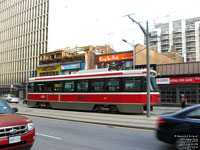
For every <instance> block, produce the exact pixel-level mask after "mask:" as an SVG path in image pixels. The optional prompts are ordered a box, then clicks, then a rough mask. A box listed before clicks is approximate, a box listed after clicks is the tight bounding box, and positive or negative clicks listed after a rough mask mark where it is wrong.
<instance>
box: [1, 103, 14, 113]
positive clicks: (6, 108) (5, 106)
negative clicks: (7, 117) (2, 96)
mask: <svg viewBox="0 0 200 150" xmlns="http://www.w3.org/2000/svg"><path fill="white" fill-rule="evenodd" d="M11 113H13V111H12V109H11V108H10V107H9V106H8V104H7V103H5V102H4V101H2V100H0V114H11Z"/></svg>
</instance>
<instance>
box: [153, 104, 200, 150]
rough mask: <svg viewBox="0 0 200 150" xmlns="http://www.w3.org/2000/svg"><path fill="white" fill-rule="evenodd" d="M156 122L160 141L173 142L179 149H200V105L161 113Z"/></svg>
mask: <svg viewBox="0 0 200 150" xmlns="http://www.w3.org/2000/svg"><path fill="white" fill-rule="evenodd" d="M157 124H158V127H157V131H156V135H157V138H158V139H159V140H160V141H163V142H166V143H169V144H174V145H175V146H176V148H177V149H180V150H190V149H200V145H199V142H200V105H195V106H191V107H187V108H185V109H182V110H180V111H177V112H176V113H173V114H168V115H161V116H160V117H159V119H158V120H157Z"/></svg>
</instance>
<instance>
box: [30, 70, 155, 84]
mask: <svg viewBox="0 0 200 150" xmlns="http://www.w3.org/2000/svg"><path fill="white" fill-rule="evenodd" d="M146 75H147V70H146V69H138V70H120V71H105V70H104V71H103V72H101V71H100V72H99V71H98V69H92V70H88V71H87V70H84V71H80V72H76V73H74V74H68V75H56V76H43V77H35V78H29V82H40V81H59V80H72V79H73V80H79V79H96V78H111V77H132V76H146ZM150 75H151V76H152V75H153V76H156V75H157V74H156V71H154V70H150Z"/></svg>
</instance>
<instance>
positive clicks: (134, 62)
mask: <svg viewBox="0 0 200 150" xmlns="http://www.w3.org/2000/svg"><path fill="white" fill-rule="evenodd" d="M122 41H123V42H125V43H128V44H129V45H131V46H132V47H133V70H134V69H135V65H136V61H135V54H136V53H135V46H134V41H133V44H131V43H130V42H128V41H126V40H125V39H122Z"/></svg>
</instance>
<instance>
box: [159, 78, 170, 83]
mask: <svg viewBox="0 0 200 150" xmlns="http://www.w3.org/2000/svg"><path fill="white" fill-rule="evenodd" d="M156 82H157V84H170V79H169V78H157V79H156Z"/></svg>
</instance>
